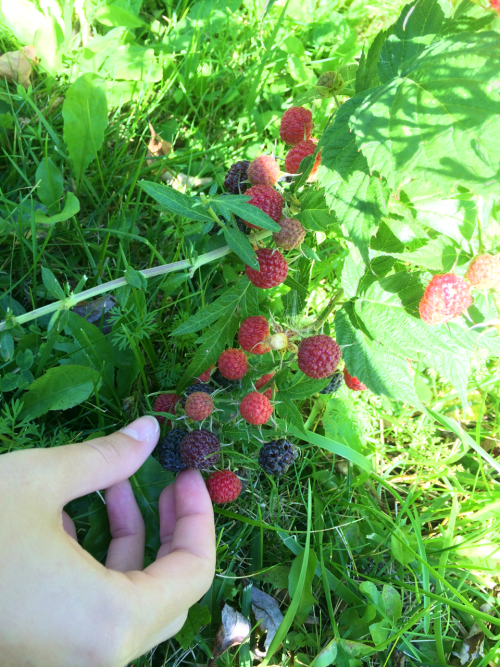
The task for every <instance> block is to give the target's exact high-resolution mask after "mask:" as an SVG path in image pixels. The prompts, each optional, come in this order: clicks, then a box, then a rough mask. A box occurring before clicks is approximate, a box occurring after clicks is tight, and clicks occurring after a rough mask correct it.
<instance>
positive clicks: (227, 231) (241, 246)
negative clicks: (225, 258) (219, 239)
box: [224, 226, 259, 271]
mask: <svg viewBox="0 0 500 667" xmlns="http://www.w3.org/2000/svg"><path fill="white" fill-rule="evenodd" d="M224 238H225V239H226V243H227V245H228V246H229V247H230V248H231V250H232V251H233V252H234V253H236V254H237V255H238V257H239V258H240V259H241V260H242V261H243V262H244V263H245V264H248V266H251V267H252V269H256V270H257V271H258V270H259V262H258V261H257V257H256V256H255V252H254V249H253V247H252V244H251V243H250V241H249V240H248V236H246V234H243V232H240V230H239V229H234V228H233V227H229V226H226V227H224Z"/></svg>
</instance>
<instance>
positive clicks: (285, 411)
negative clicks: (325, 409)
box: [276, 394, 307, 435]
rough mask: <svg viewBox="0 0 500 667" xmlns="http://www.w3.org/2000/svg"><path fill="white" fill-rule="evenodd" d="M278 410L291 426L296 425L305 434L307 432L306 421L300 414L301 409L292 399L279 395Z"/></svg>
mask: <svg viewBox="0 0 500 667" xmlns="http://www.w3.org/2000/svg"><path fill="white" fill-rule="evenodd" d="M276 407H277V410H278V413H279V415H280V417H281V418H282V419H284V420H285V421H286V422H288V424H290V425H291V426H294V427H295V428H298V429H299V430H300V431H301V432H302V433H303V434H304V435H305V434H306V433H307V432H306V430H305V429H304V422H303V419H302V415H301V414H300V411H299V409H298V408H297V406H296V405H295V403H293V401H291V400H290V399H289V398H287V397H286V396H285V397H283V396H281V394H280V396H279V402H278V404H277V406H276Z"/></svg>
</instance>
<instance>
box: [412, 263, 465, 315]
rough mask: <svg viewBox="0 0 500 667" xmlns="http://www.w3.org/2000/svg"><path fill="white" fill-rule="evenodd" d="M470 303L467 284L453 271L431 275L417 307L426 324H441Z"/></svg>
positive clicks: (459, 313) (463, 309)
mask: <svg viewBox="0 0 500 667" xmlns="http://www.w3.org/2000/svg"><path fill="white" fill-rule="evenodd" d="M471 304H472V297H471V295H470V287H469V284H468V283H467V282H466V281H465V280H464V279H463V278H461V277H460V276H456V275H455V274H454V273H444V274H439V275H436V276H433V278H432V280H431V281H430V283H429V284H428V285H427V287H426V288H425V292H424V296H423V297H422V300H421V301H420V305H419V307H418V310H419V313H420V317H421V318H422V319H423V320H424V322H427V324H441V323H443V322H448V321H449V320H452V319H454V318H455V317H458V316H459V315H461V314H462V313H463V312H464V311H465V310H467V308H468V307H469V306H470V305H471Z"/></svg>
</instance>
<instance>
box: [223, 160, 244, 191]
mask: <svg viewBox="0 0 500 667" xmlns="http://www.w3.org/2000/svg"><path fill="white" fill-rule="evenodd" d="M249 164H250V162H249V161H248V160H240V161H239V162H235V163H234V164H233V165H231V167H230V168H229V171H228V172H227V174H226V178H225V179H224V187H225V188H226V190H227V191H228V192H230V193H231V194H233V195H239V194H243V193H244V192H245V191H246V190H248V188H249V187H250V183H248V182H247V171H248V165H249Z"/></svg>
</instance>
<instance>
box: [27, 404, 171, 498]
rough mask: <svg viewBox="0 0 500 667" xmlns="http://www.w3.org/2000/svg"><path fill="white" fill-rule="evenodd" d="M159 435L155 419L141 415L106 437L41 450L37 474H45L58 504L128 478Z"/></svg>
mask: <svg viewBox="0 0 500 667" xmlns="http://www.w3.org/2000/svg"><path fill="white" fill-rule="evenodd" d="M159 435H160V427H159V425H158V422H157V420H156V419H155V418H154V417H151V416H146V417H141V418H140V419H136V420H135V421H133V422H132V423H131V424H129V425H128V426H126V427H125V428H123V429H121V430H120V431H117V432H116V433H112V434H111V435H108V436H106V437H103V438H96V439H95V440H88V441H87V442H83V443H80V444H76V445H66V446H64V447H56V448H55V449H48V450H47V449H46V450H42V451H40V454H43V455H44V457H43V459H44V460H42V461H41V462H40V463H42V465H41V466H39V467H38V474H41V475H42V477H45V488H46V489H47V488H50V489H51V491H52V492H53V494H54V495H55V498H56V501H57V503H58V504H60V503H61V502H62V503H63V504H66V503H67V502H69V501H70V500H73V499H74V498H80V497H81V496H84V495H86V494H87V493H91V492H92V491H98V490H99V489H107V488H108V487H109V486H112V485H113V484H116V483H117V482H121V481H122V480H124V479H128V478H129V477H130V476H131V475H133V474H134V473H135V472H136V470H137V469H138V468H140V466H141V465H142V464H143V463H144V461H145V460H146V459H147V457H148V456H149V455H150V454H151V452H152V451H153V449H154V448H155V446H156V443H157V442H158V437H159ZM44 473H46V475H47V476H50V483H47V476H46V475H45V474H44Z"/></svg>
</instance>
